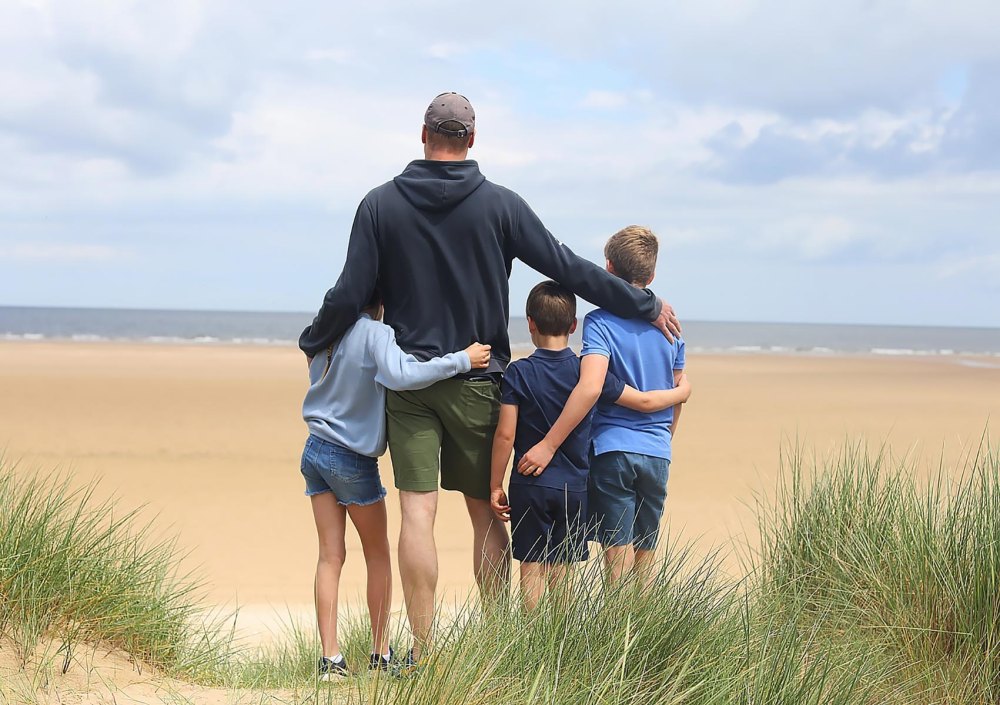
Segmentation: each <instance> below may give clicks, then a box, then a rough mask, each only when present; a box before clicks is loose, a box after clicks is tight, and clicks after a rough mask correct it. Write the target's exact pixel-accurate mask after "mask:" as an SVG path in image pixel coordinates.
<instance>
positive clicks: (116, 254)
mask: <svg viewBox="0 0 1000 705" xmlns="http://www.w3.org/2000/svg"><path fill="white" fill-rule="evenodd" d="M128 257H129V253H127V252H126V251H124V250H120V249H118V248H115V247H111V246H109V245H100V244H83V243H56V242H50V243H14V244H12V245H0V260H4V259H6V260H15V261H23V262H62V263H65V262H76V263H85V262H111V261H114V260H121V259H127V258H128Z"/></svg>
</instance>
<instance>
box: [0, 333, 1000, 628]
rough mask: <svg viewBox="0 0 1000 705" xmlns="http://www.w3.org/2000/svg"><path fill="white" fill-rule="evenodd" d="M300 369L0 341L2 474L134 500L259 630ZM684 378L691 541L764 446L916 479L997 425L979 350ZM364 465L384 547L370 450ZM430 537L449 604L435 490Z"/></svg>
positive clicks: (275, 610)
mask: <svg viewBox="0 0 1000 705" xmlns="http://www.w3.org/2000/svg"><path fill="white" fill-rule="evenodd" d="M305 372H306V370H305V362H304V360H303V358H302V356H301V354H300V353H298V351H296V350H292V349H285V348H274V347H253V346H181V345H176V346H174V345H138V344H114V343H106V344H99V343H93V344H90V343H41V342H5V343H0V448H3V449H4V451H3V452H4V454H5V456H6V459H7V461H8V462H11V461H13V462H15V463H16V464H17V467H16V472H17V473H19V474H25V475H27V474H31V473H42V474H45V475H51V474H57V473H63V474H66V475H68V476H69V477H70V478H71V481H72V483H73V484H75V485H85V484H86V483H89V482H91V481H93V480H100V485H99V489H98V492H97V494H98V496H101V497H104V496H109V495H112V494H114V495H116V496H117V497H119V498H120V501H121V506H122V507H123V508H133V507H137V506H140V505H142V506H144V507H145V509H144V510H143V512H144V516H145V517H148V518H149V519H154V518H155V522H156V527H157V531H158V532H160V533H161V535H176V537H177V539H178V542H179V546H180V547H181V549H182V550H183V551H185V552H187V558H186V559H185V564H184V565H185V567H186V568H189V569H192V570H195V571H196V572H197V574H199V575H200V576H202V577H203V579H204V581H205V589H206V593H207V598H208V600H209V601H210V602H212V603H215V604H225V605H230V606H232V605H235V604H237V603H238V604H240V605H241V606H243V610H244V614H245V615H246V616H247V617H248V618H251V619H252V620H258V623H261V622H267V621H268V616H270V617H273V618H274V620H275V621H278V620H280V619H281V618H283V617H285V616H286V615H287V610H288V609H291V610H292V611H293V612H299V611H302V610H305V611H308V607H307V606H308V605H309V603H310V601H311V597H312V585H311V581H312V571H313V566H314V561H315V537H314V530H313V526H312V519H311V515H310V513H309V506H308V502H307V500H306V498H305V497H304V496H303V483H302V479H301V476H300V474H299V471H298V460H299V454H300V452H301V448H302V443H303V441H304V439H305V437H306V432H305V426H304V425H303V423H302V421H301V417H300V413H299V412H300V404H301V399H302V394H303V392H304V389H305V383H306V375H305ZM689 373H690V376H691V379H692V384H693V386H694V397H693V398H692V401H691V403H690V404H689V405H688V406H687V408H686V409H685V411H684V415H683V420H682V422H681V429H680V432H679V433H678V437H677V439H676V442H675V451H674V453H675V456H674V463H673V466H672V468H671V477H670V485H669V498H668V509H667V515H668V518H669V522H670V532H671V535H672V536H681V537H684V538H690V539H694V538H699V539H700V540H701V545H702V546H706V547H707V546H709V545H713V544H714V545H722V546H724V547H728V546H732V545H738V544H740V543H741V542H743V541H744V540H747V541H749V542H750V543H751V544H752V543H754V541H755V538H754V535H753V528H752V527H751V526H748V523H749V520H750V516H751V507H752V505H753V502H754V498H755V496H757V495H758V494H759V493H761V492H764V493H768V492H771V491H773V489H774V486H775V480H776V477H777V468H778V461H779V452H780V451H781V448H782V447H783V446H784V447H786V448H788V447H789V444H794V443H795V442H796V439H797V441H798V443H800V444H801V445H802V446H803V447H804V448H805V449H807V450H808V451H809V452H810V453H811V452H813V451H815V453H816V454H817V455H819V456H823V455H824V454H826V453H828V452H830V451H831V450H832V449H835V448H836V447H837V446H838V445H839V444H841V443H842V442H843V441H844V440H845V439H847V438H851V439H855V438H858V437H859V436H863V437H865V438H867V439H868V440H869V442H870V443H872V444H881V443H882V442H883V441H888V444H889V446H890V447H891V448H892V450H893V452H894V453H896V454H901V453H909V454H915V455H916V456H917V457H919V458H920V459H921V462H922V464H923V466H924V467H927V468H932V467H935V466H936V465H937V463H938V461H939V459H940V458H941V457H942V454H943V457H944V458H945V460H946V461H947V462H954V461H956V460H957V459H959V458H960V457H961V455H962V454H963V453H964V452H967V451H969V450H970V449H973V450H974V449H975V447H976V446H977V444H978V443H979V440H980V437H981V435H982V434H983V432H984V430H985V429H986V426H987V422H988V420H989V419H990V418H994V419H995V418H997V417H1000V360H998V359H997V358H958V357H954V356H948V357H878V356H864V357H862V356H858V357H823V356H791V355H789V356H780V355H744V356H737V355H729V356H700V355H691V356H690V359H689ZM381 469H382V474H383V482H384V483H385V484H386V486H387V487H389V497H388V509H389V517H390V532H391V534H392V536H391V539H392V542H393V543H395V536H396V532H397V531H398V525H399V521H398V517H399V512H398V504H397V498H396V495H395V492H394V491H393V490H392V487H391V485H392V481H391V480H392V471H391V466H390V463H389V458H388V457H383V458H382V460H381ZM745 532H746V534H747V535H746V537H744V533H745ZM437 540H438V549H439V555H440V561H441V586H442V588H443V592H444V594H445V596H446V598H447V599H454V598H456V597H461V596H463V595H465V594H467V593H468V592H469V591H470V590H471V589H472V586H473V581H472V573H471V567H470V558H471V548H470V546H471V537H470V529H469V525H468V520H467V518H466V516H465V512H464V507H463V505H462V502H461V498H460V497H459V496H456V495H454V494H452V493H443V495H442V497H441V503H440V509H439V516H438V525H437ZM348 549H349V556H348V565H347V568H346V572H345V577H344V584H343V586H342V590H343V592H342V594H343V595H345V596H347V597H348V598H350V599H352V600H358V598H359V596H360V595H361V594H362V593H363V589H364V570H363V568H364V566H363V561H362V559H361V555H360V548H359V543H358V541H357V537H356V535H354V534H349V536H348ZM729 565H731V566H733V567H734V569H735V568H736V567H737V563H736V562H735V559H730V560H729ZM395 598H396V602H397V603H398V602H400V601H401V592H400V591H399V589H398V582H397V589H396V594H395Z"/></svg>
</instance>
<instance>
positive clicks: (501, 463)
mask: <svg viewBox="0 0 1000 705" xmlns="http://www.w3.org/2000/svg"><path fill="white" fill-rule="evenodd" d="M516 431H517V405H515V404H501V405H500V419H499V421H498V422H497V430H496V433H495V434H494V435H493V456H492V460H491V461H490V506H491V507H492V508H493V513H494V514H496V515H497V518H498V519H499V520H500V521H510V502H509V501H508V499H507V493H506V492H504V491H503V481H504V480H505V479H506V477H507V463H508V462H509V461H510V454H511V453H512V452H513V450H514V433H515V432H516Z"/></svg>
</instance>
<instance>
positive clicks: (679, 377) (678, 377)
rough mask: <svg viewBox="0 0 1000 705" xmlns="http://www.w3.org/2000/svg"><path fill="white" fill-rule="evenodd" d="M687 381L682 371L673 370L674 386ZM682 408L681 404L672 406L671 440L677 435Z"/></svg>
mask: <svg viewBox="0 0 1000 705" xmlns="http://www.w3.org/2000/svg"><path fill="white" fill-rule="evenodd" d="M685 380H687V375H686V374H684V370H674V384H675V385H677V384H680V383H681V382H683V381H685ZM683 408H684V405H683V404H677V405H676V406H674V420H673V423H671V424H670V437H671V438H673V437H674V436H675V435H677V422H678V421H680V419H681V409H683Z"/></svg>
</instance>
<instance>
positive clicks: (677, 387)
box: [615, 370, 691, 418]
mask: <svg viewBox="0 0 1000 705" xmlns="http://www.w3.org/2000/svg"><path fill="white" fill-rule="evenodd" d="M690 398H691V382H689V381H688V378H687V375H686V374H684V371H683V370H677V371H675V373H674V388H673V389H655V390H652V391H648V392H640V391H639V390H638V389H635V388H634V387H629V386H628V385H625V391H623V392H622V395H621V396H620V397H618V400H617V401H616V402H615V403H616V404H617V405H618V406H624V407H625V408H626V409H631V410H632V411H638V412H639V413H642V414H651V413H653V412H655V411H663V410H664V409H669V408H670V407H676V408H675V409H674V417H675V418H676V416H677V414H678V413H679V411H680V408H681V407H680V405H681V404H683V403H685V402H686V401H687V400H688V399H690Z"/></svg>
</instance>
